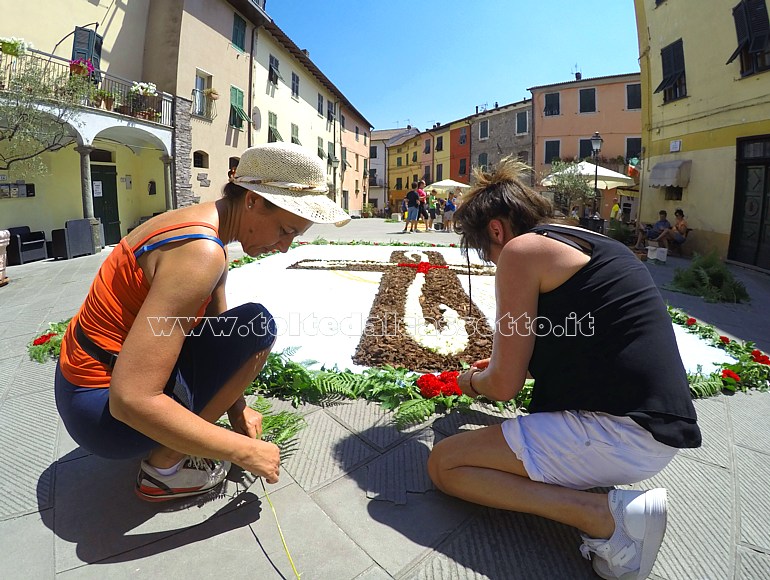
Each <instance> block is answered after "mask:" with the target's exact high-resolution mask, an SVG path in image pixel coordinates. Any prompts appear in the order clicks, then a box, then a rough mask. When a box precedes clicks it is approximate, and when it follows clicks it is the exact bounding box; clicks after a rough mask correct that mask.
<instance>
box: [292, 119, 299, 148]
mask: <svg viewBox="0 0 770 580" xmlns="http://www.w3.org/2000/svg"><path fill="white" fill-rule="evenodd" d="M291 142H292V143H294V144H295V145H302V143H300V142H299V125H297V124H296V123H292V124H291Z"/></svg>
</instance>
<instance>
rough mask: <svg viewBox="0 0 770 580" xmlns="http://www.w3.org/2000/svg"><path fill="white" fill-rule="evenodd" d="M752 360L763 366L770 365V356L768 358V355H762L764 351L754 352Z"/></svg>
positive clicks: (752, 352)
mask: <svg viewBox="0 0 770 580" xmlns="http://www.w3.org/2000/svg"><path fill="white" fill-rule="evenodd" d="M755 353H756V354H755ZM751 358H752V359H754V362H756V363H760V364H763V365H770V356H767V355H766V354H762V351H760V350H752V351H751Z"/></svg>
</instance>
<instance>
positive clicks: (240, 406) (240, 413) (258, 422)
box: [227, 399, 262, 439]
mask: <svg viewBox="0 0 770 580" xmlns="http://www.w3.org/2000/svg"><path fill="white" fill-rule="evenodd" d="M227 418H228V419H230V426H231V427H232V428H233V431H235V432H236V433H240V434H241V435H246V437H249V438H250V439H259V438H260V437H262V414H261V413H259V412H257V411H255V410H254V409H252V408H251V407H249V406H248V405H246V402H245V401H244V400H243V399H241V400H240V401H238V402H236V403H235V404H234V405H233V406H232V407H230V409H228V411H227Z"/></svg>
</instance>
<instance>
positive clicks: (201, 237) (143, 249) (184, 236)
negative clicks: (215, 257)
mask: <svg viewBox="0 0 770 580" xmlns="http://www.w3.org/2000/svg"><path fill="white" fill-rule="evenodd" d="M179 240H211V241H212V242H216V243H217V244H219V245H220V246H221V247H222V249H223V250H224V249H225V244H224V242H223V241H222V240H220V239H219V238H217V237H216V236H207V235H206V234H182V235H181V236H172V237H170V238H166V239H165V240H160V241H159V242H155V243H154V244H147V245H146V246H142V247H141V248H138V249H137V250H136V251H134V257H135V258H138V257H139V256H141V255H142V254H144V253H145V252H149V251H151V250H154V249H155V248H159V247H160V246H162V245H164V244H168V243H169V242H178V241H179Z"/></svg>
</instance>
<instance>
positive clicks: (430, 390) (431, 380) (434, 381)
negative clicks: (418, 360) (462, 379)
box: [417, 374, 443, 399]
mask: <svg viewBox="0 0 770 580" xmlns="http://www.w3.org/2000/svg"><path fill="white" fill-rule="evenodd" d="M442 384H443V383H442V382H441V381H440V380H439V379H438V377H436V375H433V374H427V375H422V376H421V377H420V378H419V379H417V386H418V387H419V388H420V394H421V395H422V396H423V397H425V398H426V399H432V398H433V397H438V396H439V395H440V394H441V386H442Z"/></svg>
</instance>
